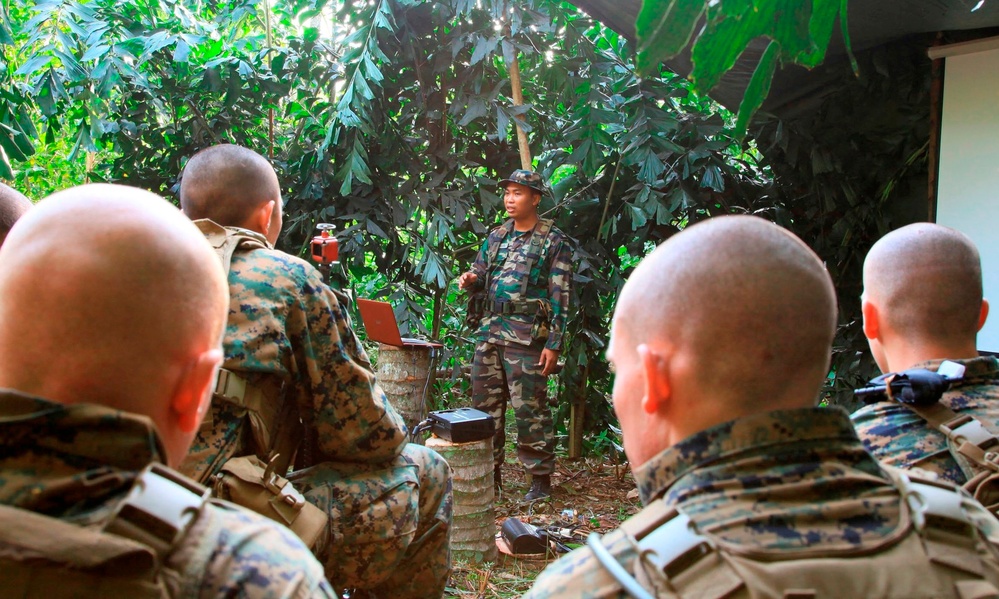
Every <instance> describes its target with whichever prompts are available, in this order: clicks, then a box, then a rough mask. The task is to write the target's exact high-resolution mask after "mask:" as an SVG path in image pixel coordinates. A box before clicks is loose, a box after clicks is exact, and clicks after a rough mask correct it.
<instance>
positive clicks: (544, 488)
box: [524, 474, 552, 501]
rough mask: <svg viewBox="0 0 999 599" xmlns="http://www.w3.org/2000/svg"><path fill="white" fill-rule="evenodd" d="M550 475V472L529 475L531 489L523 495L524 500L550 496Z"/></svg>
mask: <svg viewBox="0 0 999 599" xmlns="http://www.w3.org/2000/svg"><path fill="white" fill-rule="evenodd" d="M551 495H552V476H551V475H550V474H535V475H534V476H532V477H531V489H530V490H529V491H528V492H527V495H524V501H537V500H538V499H544V498H546V497H551Z"/></svg>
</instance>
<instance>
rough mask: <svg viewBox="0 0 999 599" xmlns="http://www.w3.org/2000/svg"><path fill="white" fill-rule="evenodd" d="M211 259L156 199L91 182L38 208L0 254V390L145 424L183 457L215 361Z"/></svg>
mask: <svg viewBox="0 0 999 599" xmlns="http://www.w3.org/2000/svg"><path fill="white" fill-rule="evenodd" d="M227 312H228V287H227V285H226V281H225V274H224V273H223V272H222V265H221V262H220V260H219V259H218V257H217V256H216V255H215V252H214V250H213V249H212V247H211V246H210V245H209V244H208V242H207V241H206V240H205V238H204V236H203V235H202V234H201V232H200V231H198V229H197V227H195V226H194V225H193V224H192V223H191V222H190V221H189V220H188V219H187V218H185V217H184V215H182V214H181V213H180V211H179V210H177V209H176V208H175V207H173V206H172V205H170V204H169V203H168V202H167V201H166V200H164V199H162V198H160V197H159V196H156V195H154V194H152V193H149V192H146V191H142V190H139V189H135V188H131V187H124V186H118V185H86V186H83V187H75V188H72V189H68V190H66V191H63V192H60V193H56V194H54V195H52V196H49V197H48V198H46V199H45V200H42V201H41V202H39V203H38V204H37V205H36V206H35V207H34V208H32V209H31V211H29V212H28V214H26V215H25V216H24V217H23V218H22V219H21V220H20V221H18V223H17V224H16V225H15V226H14V228H13V229H12V230H11V233H10V236H9V237H8V238H7V242H6V243H5V244H4V246H3V247H2V248H0V323H3V326H2V327H0V355H2V356H3V360H0V387H5V388H10V389H15V390H18V391H21V392H24V393H28V394H31V395H35V396H39V397H43V398H45V399H48V400H51V401H55V402H58V403H62V404H67V405H68V404H82V403H89V404H100V405H104V406H107V407H110V408H114V409H117V410H122V411H126V412H132V413H136V414H141V415H144V416H147V417H149V418H150V419H151V420H152V422H153V424H155V426H156V428H157V431H158V432H159V436H160V439H161V441H162V442H163V448H164V450H165V452H166V455H165V457H166V459H167V462H168V463H169V464H171V465H176V464H179V463H180V461H181V460H182V459H183V457H184V455H185V454H186V453H187V450H188V448H189V447H190V444H191V441H192V439H193V438H194V434H195V433H196V432H197V430H198V427H199V426H200V422H201V417H202V416H203V414H204V411H205V410H206V409H207V406H208V401H209V399H210V391H211V388H212V384H213V383H214V377H215V373H216V370H217V367H218V365H219V364H220V363H221V360H222V350H221V339H222V332H223V328H224V326H225V322H226V317H227Z"/></svg>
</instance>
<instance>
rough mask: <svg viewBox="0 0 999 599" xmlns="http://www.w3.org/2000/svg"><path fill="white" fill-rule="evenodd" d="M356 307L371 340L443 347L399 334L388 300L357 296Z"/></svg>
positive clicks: (409, 345) (413, 345)
mask: <svg viewBox="0 0 999 599" xmlns="http://www.w3.org/2000/svg"><path fill="white" fill-rule="evenodd" d="M357 309H358V310H360V312H361V320H362V321H364V331H365V332H366V333H367V334H368V339H370V340H372V341H377V342H378V343H384V344H385V345H394V346H395V347H428V348H441V347H444V345H443V344H441V343H435V342H433V341H426V340H424V339H414V338H412V337H403V336H402V335H400V333H399V323H398V322H397V321H396V319H395V312H393V311H392V304H390V303H388V302H380V301H378V300H370V299H364V298H358V299H357Z"/></svg>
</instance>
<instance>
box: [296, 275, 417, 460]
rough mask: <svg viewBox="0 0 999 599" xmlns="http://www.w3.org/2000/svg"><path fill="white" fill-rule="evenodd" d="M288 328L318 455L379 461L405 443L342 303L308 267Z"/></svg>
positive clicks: (302, 406)
mask: <svg viewBox="0 0 999 599" xmlns="http://www.w3.org/2000/svg"><path fill="white" fill-rule="evenodd" d="M286 330H287V332H288V335H289V337H290V338H289V342H290V345H291V347H292V350H293V352H294V362H295V365H296V367H297V369H298V372H297V373H294V376H296V378H297V381H298V385H297V387H298V402H299V408H300V412H301V415H302V419H303V421H305V424H306V427H307V428H311V429H312V430H314V431H315V434H316V439H315V441H316V448H317V449H318V450H319V452H320V454H321V455H320V456H317V457H318V458H319V459H321V460H335V461H344V462H367V463H371V462H383V461H387V460H391V459H393V458H395V457H396V456H397V455H399V454H400V453H401V452H402V450H403V447H404V446H405V445H406V441H407V435H406V427H405V424H404V422H403V419H402V417H401V416H400V415H399V413H398V412H397V411H396V410H395V408H393V407H392V405H391V404H390V403H389V401H388V398H386V397H385V393H384V392H383V391H382V389H381V387H380V386H379V385H378V383H377V382H376V381H375V376H374V374H373V373H372V372H371V371H370V370H368V368H366V366H367V365H368V360H367V356H366V355H365V354H364V352H363V350H362V349H361V348H360V346H359V345H358V343H357V337H356V336H355V334H354V331H353V329H352V328H351V326H350V322H349V320H348V318H347V314H346V312H345V311H344V308H343V306H341V305H340V302H339V301H337V298H336V296H335V295H334V293H333V291H332V290H331V289H330V288H329V287H328V286H327V285H326V284H325V283H324V282H323V281H322V275H320V273H319V272H318V271H317V270H314V269H313V270H312V271H311V272H310V273H309V276H308V277H307V279H306V281H305V284H304V285H303V286H302V289H301V293H300V294H299V302H298V304H297V305H296V306H295V307H293V309H292V310H291V311H290V313H289V315H288V323H287V327H286Z"/></svg>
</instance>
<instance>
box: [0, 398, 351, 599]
mask: <svg viewBox="0 0 999 599" xmlns="http://www.w3.org/2000/svg"><path fill="white" fill-rule="evenodd" d="M162 458H163V455H162V449H161V446H160V443H159V439H158V438H157V435H156V430H155V429H154V427H153V424H152V422H151V421H150V420H149V419H148V418H146V417H144V416H139V415H135V414H129V413H125V412H119V411H117V410H112V409H110V408H106V407H103V406H97V405H88V404H77V405H71V406H65V405H61V404H56V403H52V402H49V401H46V400H44V399H41V398H37V397H31V396H27V395H23V394H20V393H17V392H15V391H10V390H4V391H0V504H3V505H5V506H11V507H17V508H21V509H25V510H29V511H32V512H35V513H39V514H44V515H47V516H50V517H53V518H58V519H59V520H61V521H64V522H67V523H71V524H75V525H78V526H81V527H89V528H99V527H100V526H102V525H103V523H104V522H105V521H106V520H107V519H108V518H109V517H110V516H111V514H112V512H113V510H114V508H115V507H116V506H117V504H118V503H119V502H120V501H121V500H122V499H123V498H124V496H125V494H126V493H127V491H128V490H129V489H130V488H131V486H132V483H133V481H134V480H135V477H136V476H137V475H138V474H139V473H140V472H141V470H142V469H143V468H145V467H146V465H148V464H149V463H151V462H161V461H162ZM95 549H96V548H95ZM15 552H16V549H12V548H9V547H0V554H5V555H11V554H13V553H15ZM192 554H195V555H198V554H200V555H207V556H208V564H207V567H204V568H203V569H201V568H198V569H193V571H192V568H185V564H186V560H187V559H189V556H190V555H192ZM166 568H167V569H168V570H174V571H177V573H178V575H177V576H174V577H173V578H172V579H169V577H168V580H171V582H172V583H173V584H175V585H176V586H175V587H172V588H170V591H171V595H172V596H177V597H260V598H275V599H277V598H278V597H300V598H304V597H334V596H335V594H334V591H333V589H332V588H331V587H330V585H329V583H328V582H327V581H326V579H325V578H324V577H323V572H322V567H321V566H320V565H319V563H318V562H316V560H315V558H314V557H313V556H312V554H311V553H310V552H309V550H308V549H307V548H306V547H305V545H303V544H302V542H301V541H300V540H299V539H298V537H296V536H295V535H294V534H292V533H291V532H290V531H289V530H287V529H286V528H284V527H283V526H280V525H278V524H276V523H275V522H273V521H271V520H268V519H267V518H264V517H263V516H259V515H257V514H254V513H252V512H249V511H247V510H244V509H242V508H239V507H236V506H233V505H231V504H225V503H222V502H215V501H213V502H209V503H208V504H206V506H205V508H204V510H203V511H202V515H201V516H200V517H199V518H198V520H197V521H196V522H195V523H194V524H193V525H192V528H191V530H190V531H189V532H188V534H187V535H186V536H185V537H184V538H183V540H182V541H181V542H180V544H179V546H177V547H175V548H174V550H173V551H172V552H171V553H170V555H169V556H168V558H167V560H166Z"/></svg>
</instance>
